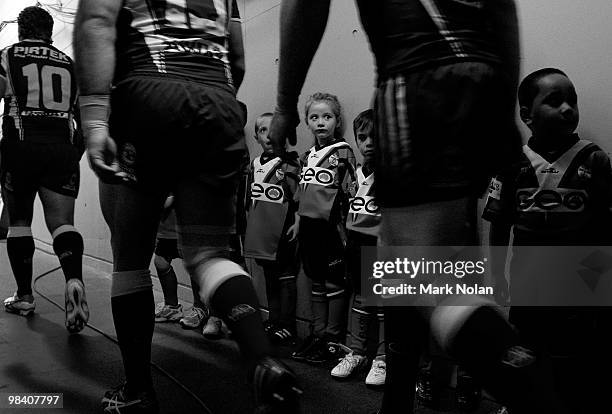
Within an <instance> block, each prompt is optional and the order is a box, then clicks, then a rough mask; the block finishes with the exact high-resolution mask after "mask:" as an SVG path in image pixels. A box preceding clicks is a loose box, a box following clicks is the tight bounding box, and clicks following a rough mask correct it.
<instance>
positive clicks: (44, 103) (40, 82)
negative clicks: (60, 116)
mask: <svg viewBox="0 0 612 414" xmlns="http://www.w3.org/2000/svg"><path fill="white" fill-rule="evenodd" d="M21 71H22V72H23V76H24V77H26V78H27V79H28V100H27V103H26V105H27V106H28V107H29V108H41V107H42V108H44V109H49V110H51V111H64V112H66V111H68V110H69V109H70V91H71V89H72V88H71V86H72V85H71V82H72V77H71V76H70V72H69V71H68V69H66V68H62V67H58V66H48V65H43V67H42V68H41V70H40V74H39V72H38V65H37V64H36V63H30V64H29V65H27V66H24V67H23V68H22V69H21ZM53 75H56V76H59V78H60V79H59V80H60V91H61V96H59V97H56V96H55V94H54V93H53ZM57 98H59V101H58V100H57Z"/></svg>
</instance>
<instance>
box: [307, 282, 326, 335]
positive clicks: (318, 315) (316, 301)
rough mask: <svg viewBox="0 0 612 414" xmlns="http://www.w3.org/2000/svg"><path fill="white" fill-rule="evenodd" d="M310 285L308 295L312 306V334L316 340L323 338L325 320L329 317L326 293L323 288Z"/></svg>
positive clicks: (315, 284) (314, 284)
mask: <svg viewBox="0 0 612 414" xmlns="http://www.w3.org/2000/svg"><path fill="white" fill-rule="evenodd" d="M318 285H319V284H317V283H313V284H312V291H311V293H310V302H311V305H312V324H313V334H314V335H315V336H316V337H318V338H323V337H324V336H325V328H327V319H328V315H329V307H328V303H327V292H326V291H325V287H320V286H318Z"/></svg>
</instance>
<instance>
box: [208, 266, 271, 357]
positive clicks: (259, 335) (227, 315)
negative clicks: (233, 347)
mask: <svg viewBox="0 0 612 414" xmlns="http://www.w3.org/2000/svg"><path fill="white" fill-rule="evenodd" d="M210 304H211V307H212V309H213V310H214V312H215V314H216V315H218V316H219V317H221V318H222V319H223V320H224V321H225V323H226V324H227V326H228V327H229V329H230V330H231V331H232V334H233V335H234V337H235V338H236V342H238V346H240V350H241V352H242V355H243V357H244V358H245V359H246V361H247V364H248V365H249V367H250V368H253V367H254V364H255V363H256V361H257V360H259V359H260V358H262V357H263V356H266V355H269V354H270V343H269V341H268V338H267V336H266V334H265V332H264V329H263V323H262V320H261V314H260V312H259V302H258V300H257V294H256V293H255V288H254V287H253V283H252V282H251V278H250V277H248V276H246V275H237V276H233V277H231V278H229V279H227V280H226V281H224V282H223V283H221V285H219V287H218V288H217V289H216V290H215V292H214V293H213V295H212V297H211V299H210Z"/></svg>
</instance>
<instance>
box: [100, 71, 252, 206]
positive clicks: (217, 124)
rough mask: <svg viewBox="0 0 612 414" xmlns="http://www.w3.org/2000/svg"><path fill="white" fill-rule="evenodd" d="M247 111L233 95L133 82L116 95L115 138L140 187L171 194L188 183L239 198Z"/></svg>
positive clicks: (179, 84) (163, 82)
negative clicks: (189, 180) (184, 180)
mask: <svg viewBox="0 0 612 414" xmlns="http://www.w3.org/2000/svg"><path fill="white" fill-rule="evenodd" d="M242 116H243V115H242V110H241V109H240V106H239V104H238V101H237V100H236V97H235V96H234V95H233V94H232V93H231V92H229V91H227V90H224V89H221V88H215V87H211V86H205V85H201V84H196V83H193V82H187V81H183V80H176V79H159V78H154V77H133V78H129V79H126V80H124V81H122V82H120V83H119V84H118V85H117V86H116V88H115V89H114V90H113V92H112V96H111V117H110V121H109V122H110V133H111V136H112V137H113V138H114V140H115V142H116V143H117V157H118V160H119V163H120V166H121V168H122V169H123V170H124V171H126V172H127V173H128V174H130V175H133V176H134V177H135V178H136V180H137V184H136V185H137V186H139V187H140V188H142V189H144V190H146V191H153V192H163V193H167V192H168V191H172V189H173V187H174V186H175V185H176V183H177V182H178V181H180V179H181V178H182V177H197V179H198V180H199V181H201V182H202V183H203V184H205V185H206V186H207V187H208V188H214V190H215V191H216V192H217V193H218V194H220V193H223V194H228V196H230V195H231V196H232V197H233V196H234V193H235V187H236V186H237V183H238V180H239V178H240V166H241V163H242V160H243V158H244V154H245V151H246V144H245V142H244V130H243V125H242Z"/></svg>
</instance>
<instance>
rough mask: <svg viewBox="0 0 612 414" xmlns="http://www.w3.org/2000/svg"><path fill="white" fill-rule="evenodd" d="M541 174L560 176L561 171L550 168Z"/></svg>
mask: <svg viewBox="0 0 612 414" xmlns="http://www.w3.org/2000/svg"><path fill="white" fill-rule="evenodd" d="M540 173H542V174H559V170H557V169H556V168H555V167H548V168H544V169H543V170H542V171H540Z"/></svg>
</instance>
